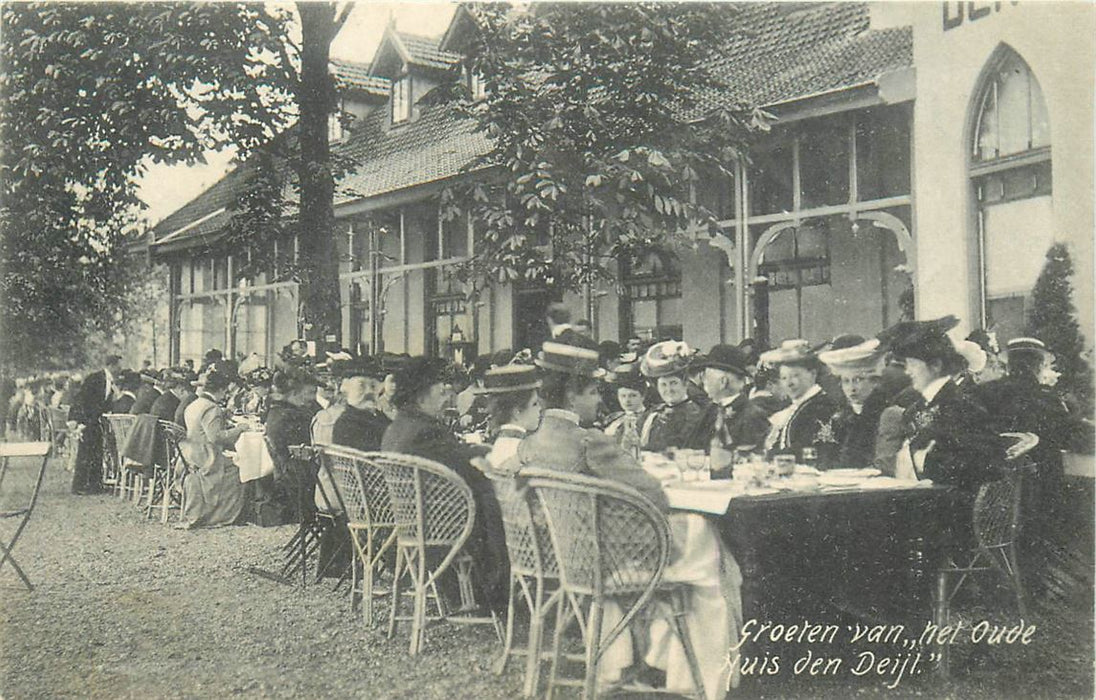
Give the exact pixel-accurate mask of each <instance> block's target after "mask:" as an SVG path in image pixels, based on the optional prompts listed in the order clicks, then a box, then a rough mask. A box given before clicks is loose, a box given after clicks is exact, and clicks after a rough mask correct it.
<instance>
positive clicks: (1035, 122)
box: [1029, 76, 1050, 148]
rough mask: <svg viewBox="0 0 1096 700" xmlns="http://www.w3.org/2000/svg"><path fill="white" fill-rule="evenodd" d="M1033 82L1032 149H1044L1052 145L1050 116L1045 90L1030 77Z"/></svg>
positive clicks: (1033, 77)
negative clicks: (1044, 99) (1045, 99)
mask: <svg viewBox="0 0 1096 700" xmlns="http://www.w3.org/2000/svg"><path fill="white" fill-rule="evenodd" d="M1029 77H1030V79H1031V80H1030V82H1031V85H1030V87H1031V147H1032V148H1042V147H1043V146H1049V145H1050V116H1049V115H1048V114H1047V103H1046V102H1044V101H1043V88H1042V87H1040V86H1039V81H1038V80H1036V79H1035V76H1029Z"/></svg>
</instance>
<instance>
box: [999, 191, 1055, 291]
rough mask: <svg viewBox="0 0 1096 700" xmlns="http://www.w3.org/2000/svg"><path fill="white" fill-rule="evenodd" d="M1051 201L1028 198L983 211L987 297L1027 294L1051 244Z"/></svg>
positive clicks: (1046, 198)
mask: <svg viewBox="0 0 1096 700" xmlns="http://www.w3.org/2000/svg"><path fill="white" fill-rule="evenodd" d="M1052 231H1053V219H1052V217H1051V198H1050V197H1045V196H1044V197H1032V198H1029V199H1020V200H1016V201H1012V202H1004V203H1002V204H994V205H993V206H989V207H986V208H985V209H984V210H983V232H984V233H983V235H984V240H985V266H986V269H985V285H986V296H987V297H998V296H1003V295H1008V294H1027V293H1028V292H1030V291H1031V289H1032V288H1033V287H1034V286H1035V280H1036V279H1038V277H1039V272H1040V271H1041V270H1042V268H1043V260H1044V258H1043V253H1045V252H1046V251H1047V249H1048V248H1050V246H1051V244H1052V243H1053V241H1054V236H1053V232H1052Z"/></svg>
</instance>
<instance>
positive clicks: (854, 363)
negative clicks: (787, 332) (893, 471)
mask: <svg viewBox="0 0 1096 700" xmlns="http://www.w3.org/2000/svg"><path fill="white" fill-rule="evenodd" d="M818 359H819V360H821V361H822V363H823V364H825V365H826V366H827V367H829V369H830V372H831V373H832V374H833V376H834V377H836V378H837V380H838V381H839V382H840V384H841V391H842V393H843V394H844V396H845V402H844V403H843V404H842V405H841V407H840V408H839V409H838V410H837V413H836V415H835V417H834V430H835V432H836V433H837V438H838V442H839V447H838V452H837V458H836V463H837V465H839V466H841V467H849V468H855V469H859V468H863V467H870V466H873V465H874V463H875V457H876V453H875V446H876V435H877V433H878V430H879V418H880V416H882V414H883V411H884V409H886V407H887V403H888V398H889V397H888V396H886V392H885V391H884V390H883V389H882V388H881V387H880V376H881V375H882V372H883V352H882V351H881V350H880V348H879V340H878V339H876V338H872V339H870V340H862V341H861V342H860V343H858V344H855V345H850V346H848V347H841V348H836V349H833V350H827V351H826V352H822V353H819V355H818Z"/></svg>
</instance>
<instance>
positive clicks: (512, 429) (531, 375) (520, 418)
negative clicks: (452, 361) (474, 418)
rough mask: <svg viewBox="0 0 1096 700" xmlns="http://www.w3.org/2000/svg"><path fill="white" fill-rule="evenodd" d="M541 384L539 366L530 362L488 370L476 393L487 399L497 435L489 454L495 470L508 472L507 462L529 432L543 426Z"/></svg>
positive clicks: (491, 464) (492, 427)
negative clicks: (531, 364) (533, 365)
mask: <svg viewBox="0 0 1096 700" xmlns="http://www.w3.org/2000/svg"><path fill="white" fill-rule="evenodd" d="M540 387H541V381H540V380H539V379H537V370H536V368H535V367H532V366H530V365H503V366H502V367H495V368H492V369H489V370H487V372H485V373H484V375H483V384H482V386H480V387H477V388H476V395H477V396H481V397H483V398H485V399H486V403H487V415H488V416H489V418H488V425H489V429H490V433H491V435H493V436H494V443H493V444H492V446H491V451H490V452H489V453H488V454H487V464H488V465H489V466H490V468H491V469H492V471H494V472H498V473H503V474H505V473H506V472H505V470H504V469H503V464H505V463H506V462H508V461H510V459H511V458H512V457H513V456H514V455H515V454H517V451H518V445H519V444H520V443H521V441H522V440H523V439H524V438H525V436H526V435H528V434H529V433H531V432H533V431H534V430H536V429H537V427H539V426H540V416H541V409H542V405H541V401H540V393H539V391H538V390H539V389H540Z"/></svg>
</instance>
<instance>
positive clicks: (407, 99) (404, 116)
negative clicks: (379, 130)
mask: <svg viewBox="0 0 1096 700" xmlns="http://www.w3.org/2000/svg"><path fill="white" fill-rule="evenodd" d="M411 88H412V85H411V74H410V73H404V74H403V75H401V76H399V77H398V78H396V79H394V80H393V81H392V88H391V90H392V91H391V97H390V99H389V105H390V111H389V115H390V117H391V119H392V124H393V125H396V124H403V123H406V122H408V121H410V120H411V115H412V113H413V112H414V104H413V100H412V95H413V94H414V93H413V92H412V89H411Z"/></svg>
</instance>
